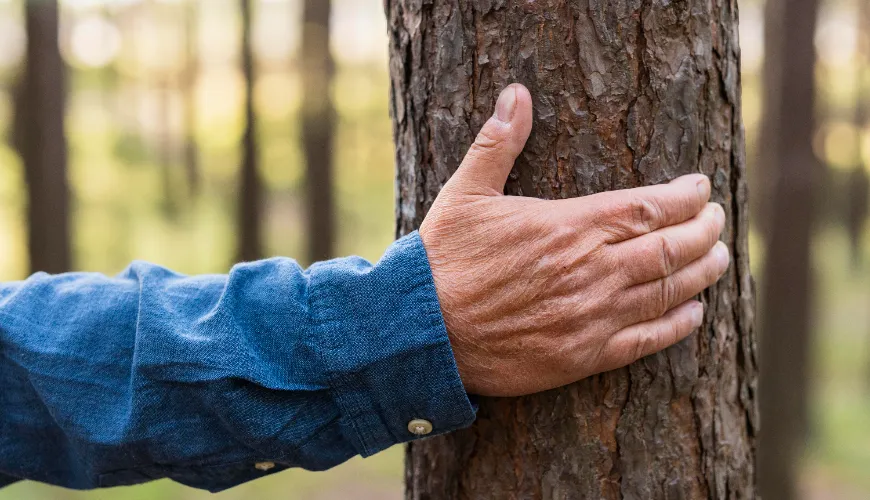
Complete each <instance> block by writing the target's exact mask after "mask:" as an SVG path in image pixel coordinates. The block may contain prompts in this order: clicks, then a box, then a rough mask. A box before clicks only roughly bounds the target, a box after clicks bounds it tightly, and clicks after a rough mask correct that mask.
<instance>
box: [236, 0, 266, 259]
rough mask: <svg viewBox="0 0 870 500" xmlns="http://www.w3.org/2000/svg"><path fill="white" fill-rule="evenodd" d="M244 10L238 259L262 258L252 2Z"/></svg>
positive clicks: (243, 4) (248, 0) (243, 0)
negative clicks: (242, 128) (243, 114)
mask: <svg viewBox="0 0 870 500" xmlns="http://www.w3.org/2000/svg"><path fill="white" fill-rule="evenodd" d="M240 4H241V11H242V73H243V74H244V76H245V131H244V134H243V135H242V168H241V179H240V182H239V219H238V220H239V233H238V234H239V255H238V257H239V260H241V261H252V260H257V259H260V258H262V256H263V247H262V225H261V220H260V216H261V214H262V211H263V210H262V205H263V186H262V183H261V182H260V175H259V155H258V151H257V137H256V134H257V114H256V111H255V109H254V79H255V69H254V64H255V63H254V48H253V44H252V36H253V30H252V26H251V24H252V21H253V20H252V13H251V0H240Z"/></svg>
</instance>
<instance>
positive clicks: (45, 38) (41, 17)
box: [15, 0, 71, 273]
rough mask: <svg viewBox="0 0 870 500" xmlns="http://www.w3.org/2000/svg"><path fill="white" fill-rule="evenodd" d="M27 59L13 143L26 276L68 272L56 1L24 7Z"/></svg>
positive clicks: (62, 89)
mask: <svg viewBox="0 0 870 500" xmlns="http://www.w3.org/2000/svg"><path fill="white" fill-rule="evenodd" d="M24 5H25V23H26V29H27V60H26V62H25V69H24V73H23V77H22V80H21V81H20V82H19V87H18V89H17V93H18V98H17V99H16V108H15V129H16V130H15V135H16V137H15V143H16V147H17V148H18V150H19V152H20V154H21V158H22V160H23V162H24V173H25V178H26V180H27V192H28V196H29V203H28V208H27V215H28V224H29V226H28V227H29V238H28V244H29V253H30V270H31V272H36V271H45V272H48V273H61V272H65V271H69V270H70V265H71V255H70V254H71V251H70V223H69V218H70V210H69V203H70V194H69V185H68V181H67V144H66V134H65V131H64V115H65V113H66V109H65V103H66V86H65V74H64V73H65V70H64V63H63V60H62V59H61V56H60V49H59V46H58V5H57V1H56V0H44V1H39V2H25V3H24Z"/></svg>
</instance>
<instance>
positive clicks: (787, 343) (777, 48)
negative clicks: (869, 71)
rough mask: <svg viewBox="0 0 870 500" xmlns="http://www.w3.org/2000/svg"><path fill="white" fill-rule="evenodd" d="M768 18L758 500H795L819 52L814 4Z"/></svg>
mask: <svg viewBox="0 0 870 500" xmlns="http://www.w3.org/2000/svg"><path fill="white" fill-rule="evenodd" d="M770 1H771V5H769V6H768V11H767V13H766V15H768V16H775V17H776V18H777V19H779V20H780V23H781V26H782V27H783V28H784V29H781V30H779V33H780V36H777V37H768V38H767V40H766V46H768V47H770V49H769V50H770V52H771V53H774V54H778V58H773V59H769V60H768V64H773V65H775V66H774V67H773V68H767V69H766V70H765V72H766V73H768V74H769V76H768V77H767V78H766V84H767V85H769V86H770V87H769V88H768V90H767V92H766V94H767V95H768V98H770V99H771V101H770V103H771V106H770V108H769V110H768V111H766V113H769V114H770V115H771V116H769V119H768V120H767V121H766V125H767V127H768V130H767V131H765V132H764V135H765V137H767V138H769V139H770V142H769V143H765V144H764V147H765V148H767V149H768V151H769V154H768V163H766V164H765V165H764V167H765V168H769V169H771V170H773V178H774V179H775V180H774V183H773V185H772V186H771V187H772V189H771V190H769V191H768V192H767V196H768V197H769V201H770V205H769V206H770V210H769V224H767V231H766V233H767V251H766V255H768V256H775V257H773V258H768V259H765V263H764V273H763V278H764V281H763V290H762V298H761V303H762V307H763V309H762V310H763V313H762V314H761V331H760V339H761V340H760V356H761V360H762V361H761V378H760V380H761V387H760V393H761V395H762V396H761V398H760V399H759V401H760V408H761V415H762V419H763V420H764V421H766V422H775V424H772V425H769V426H767V427H766V428H765V432H764V433H763V434H762V437H761V440H760V447H759V463H758V466H759V476H758V477H759V488H760V491H761V494H762V497H764V498H777V499H783V500H788V499H791V498H795V496H796V492H795V486H796V480H797V474H796V472H797V471H796V466H797V461H798V459H799V457H800V453H801V450H802V445H803V441H804V439H803V438H804V436H805V435H806V430H807V427H808V425H807V414H808V405H807V393H808V370H809V366H808V365H809V345H810V330H811V328H810V327H811V319H812V318H811V311H812V308H813V300H812V296H811V290H812V289H813V286H812V271H811V269H812V268H811V260H810V258H811V255H810V243H811V241H810V239H811V237H812V228H813V220H814V215H815V186H817V185H821V183H822V182H823V181H824V177H823V176H822V173H823V169H822V168H821V165H820V162H819V161H818V160H817V159H816V157H815V155H814V153H813V149H812V143H813V134H814V132H815V123H816V120H815V106H814V104H815V61H816V53H815V45H814V40H815V38H814V35H815V31H816V18H817V15H818V8H819V1H818V0H770Z"/></svg>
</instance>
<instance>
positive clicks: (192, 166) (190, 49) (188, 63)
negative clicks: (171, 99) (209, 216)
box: [181, 0, 201, 195]
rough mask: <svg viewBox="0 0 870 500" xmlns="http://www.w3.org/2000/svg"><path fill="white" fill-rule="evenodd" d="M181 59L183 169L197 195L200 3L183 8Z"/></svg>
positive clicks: (191, 190)
mask: <svg viewBox="0 0 870 500" xmlns="http://www.w3.org/2000/svg"><path fill="white" fill-rule="evenodd" d="M184 55H185V61H184V62H185V64H184V70H183V72H182V75H181V79H182V82H181V85H182V89H183V90H182V91H183V94H184V96H183V98H184V113H183V122H184V126H183V133H184V169H185V173H186V174H187V187H188V192H189V193H190V194H191V195H197V194H199V188H200V182H201V178H200V177H201V174H200V171H199V170H200V169H199V145H198V144H197V139H196V137H197V136H196V133H197V115H198V106H197V92H196V89H197V84H198V83H199V70H200V61H199V59H200V58H199V0H191V1H190V2H189V3H188V4H187V5H185V6H184Z"/></svg>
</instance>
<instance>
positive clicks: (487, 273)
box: [420, 84, 730, 396]
mask: <svg viewBox="0 0 870 500" xmlns="http://www.w3.org/2000/svg"><path fill="white" fill-rule="evenodd" d="M531 127H532V100H531V96H530V95H529V91H528V90H527V89H526V88H525V87H523V86H522V85H518V84H514V85H511V86H509V87H507V88H506V89H505V90H504V91H503V92H502V94H501V96H500V97H499V100H498V103H497V105H496V112H495V114H494V115H493V117H492V118H490V120H489V121H488V122H487V123H486V124H485V125H484V127H483V129H482V130H481V132H480V134H479V135H478V136H477V139H476V140H475V143H474V145H472V146H471V149H470V150H469V151H468V154H467V156H466V157H465V159H464V161H463V162H462V165H461V166H460V167H459V169H458V170H457V171H456V173H455V174H454V176H453V177H452V178H451V179H450V181H449V182H447V184H446V185H445V186H444V188H443V189H442V191H441V193H440V194H439V196H438V198H437V199H436V200H435V203H434V204H433V205H432V209H431V210H430V211H429V214H428V215H427V216H426V219H425V220H424V221H423V224H422V225H421V227H420V237H421V238H422V240H423V244H424V246H425V247H426V252H427V254H428V256H429V262H430V265H431V268H432V274H433V277H434V279H435V287H436V289H437V293H438V298H439V300H440V302H441V309H442V312H443V314H444V320H445V322H446V325H447V331H448V335H449V337H450V342H451V345H452V346H453V352H454V355H455V357H456V363H457V366H458V368H459V374H460V377H461V378H462V381H463V383H464V384H465V387H466V390H467V391H468V392H470V393H473V394H479V395H485V396H517V395H522V394H530V393H534V392H539V391H543V390H547V389H551V388H554V387H559V386H562V385H565V384H568V383H571V382H574V381H577V380H580V379H582V378H585V377H588V376H590V375H593V374H596V373H599V372H603V371H607V370H612V369H615V368H619V367H622V366H625V365H627V364H629V363H632V362H634V361H636V360H637V359H640V358H642V357H644V356H647V355H649V354H652V353H655V352H657V351H660V350H662V349H664V348H665V347H668V346H670V345H672V344H675V343H676V342H678V341H680V340H681V339H683V338H685V337H686V336H688V335H689V334H690V333H691V332H692V331H693V330H694V329H695V328H697V327H698V326H700V325H701V323H702V320H703V306H702V305H701V303H700V302H697V301H695V300H690V298H691V297H693V296H695V295H697V294H698V293H700V292H701V291H702V290H704V289H705V288H707V287H709V286H710V285H712V284H713V283H715V282H716V281H717V280H718V279H719V278H720V277H721V276H722V274H723V273H724V272H725V270H726V269H727V268H728V263H729V260H730V258H729V254H728V249H727V247H726V246H725V244H724V243H721V242H719V243H717V240H718V238H719V235H720V234H721V232H722V229H723V228H724V226H725V212H724V210H723V209H722V207H721V206H719V205H718V204H715V203H708V200H709V198H710V182H709V180H708V179H707V177H705V176H703V175H700V174H696V175H687V176H684V177H680V178H678V179H676V180H674V181H672V182H671V183H669V184H662V185H657V186H649V187H642V188H636V189H627V190H622V191H611V192H606V193H600V194H595V195H592V196H585V197H581V198H574V199H568V200H555V201H546V200H540V199H535V198H524V197H516V196H505V195H503V194H502V192H503V189H504V183H505V181H506V180H507V177H508V174H509V173H510V170H511V168H512V167H513V164H514V161H515V160H516V157H517V156H518V155H519V153H520V151H521V150H522V148H523V146H524V145H525V142H526V140H527V139H528V137H529V133H530V131H531Z"/></svg>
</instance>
